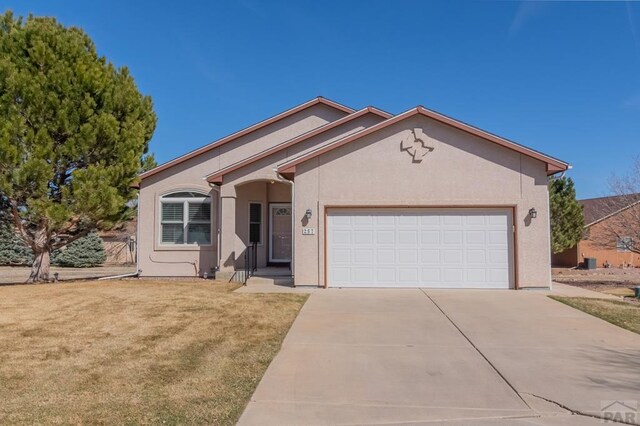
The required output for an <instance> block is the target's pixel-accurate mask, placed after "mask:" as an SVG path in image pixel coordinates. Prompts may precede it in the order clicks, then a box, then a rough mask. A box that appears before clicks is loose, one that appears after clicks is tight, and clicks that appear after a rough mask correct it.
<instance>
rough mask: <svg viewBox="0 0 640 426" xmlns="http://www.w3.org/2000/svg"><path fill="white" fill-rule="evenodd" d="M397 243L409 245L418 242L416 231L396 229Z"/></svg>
mask: <svg viewBox="0 0 640 426" xmlns="http://www.w3.org/2000/svg"><path fill="white" fill-rule="evenodd" d="M398 244H399V245H411V246H414V245H416V244H418V231H417V230H416V229H411V230H400V231H398Z"/></svg>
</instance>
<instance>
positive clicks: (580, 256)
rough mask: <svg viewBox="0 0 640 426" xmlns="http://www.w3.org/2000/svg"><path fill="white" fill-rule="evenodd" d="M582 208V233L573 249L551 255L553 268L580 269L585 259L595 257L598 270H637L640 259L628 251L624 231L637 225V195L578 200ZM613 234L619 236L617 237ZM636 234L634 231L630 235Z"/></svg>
mask: <svg viewBox="0 0 640 426" xmlns="http://www.w3.org/2000/svg"><path fill="white" fill-rule="evenodd" d="M578 202H579V203H580V204H581V205H582V212H583V215H584V223H585V226H584V228H585V232H584V236H583V238H582V240H580V242H579V243H578V244H576V245H575V246H573V247H571V248H569V249H567V250H565V251H563V252H560V253H556V254H554V255H553V256H552V265H553V266H556V267H563V268H573V267H578V266H581V265H582V264H583V262H584V259H585V258H595V259H596V265H597V266H598V267H604V266H605V265H609V266H611V267H616V268H618V267H629V266H631V267H640V256H638V255H637V254H636V253H633V252H632V251H631V250H629V247H628V245H627V244H625V242H626V241H627V239H628V238H631V236H629V235H625V228H628V226H629V224H630V223H636V224H637V223H638V219H637V218H638V217H640V194H631V195H614V196H610V197H599V198H590V199H586V200H578ZM612 231H613V233H617V234H620V237H621V238H616V237H615V236H614V235H612ZM630 234H636V235H637V232H630Z"/></svg>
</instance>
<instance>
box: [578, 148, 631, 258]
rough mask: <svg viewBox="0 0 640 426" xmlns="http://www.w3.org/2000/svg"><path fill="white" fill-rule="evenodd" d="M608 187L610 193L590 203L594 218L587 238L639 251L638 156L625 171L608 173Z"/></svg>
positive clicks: (622, 249)
mask: <svg viewBox="0 0 640 426" xmlns="http://www.w3.org/2000/svg"><path fill="white" fill-rule="evenodd" d="M609 191H610V192H611V196H610V197H605V198H601V199H599V200H598V202H597V204H595V205H594V206H593V207H594V209H595V212H594V219H595V220H594V221H592V223H593V226H591V227H590V231H589V233H588V236H587V238H588V239H589V240H590V241H592V242H593V243H594V244H596V245H598V246H600V247H603V248H608V249H611V248H614V247H617V249H618V250H620V251H627V252H632V253H637V254H640V157H638V158H637V159H636V160H635V162H634V165H633V167H632V169H631V171H630V172H629V173H628V174H625V175H622V176H618V175H614V176H612V177H611V179H610V180H609ZM587 225H590V224H589V223H587ZM596 226H597V228H596Z"/></svg>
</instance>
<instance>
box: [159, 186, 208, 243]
mask: <svg viewBox="0 0 640 426" xmlns="http://www.w3.org/2000/svg"><path fill="white" fill-rule="evenodd" d="M160 228H161V229H160V242H161V243H162V244H201V245H207V244H211V197H210V196H208V195H206V194H201V193H198V192H193V191H181V192H174V193H171V194H167V195H164V196H163V197H161V198H160Z"/></svg>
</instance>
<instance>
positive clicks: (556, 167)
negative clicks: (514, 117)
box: [278, 106, 570, 176]
mask: <svg viewBox="0 0 640 426" xmlns="http://www.w3.org/2000/svg"><path fill="white" fill-rule="evenodd" d="M416 115H422V116H425V117H428V118H431V119H433V120H435V121H438V122H440V123H444V124H446V125H449V126H451V127H454V128H456V129H459V130H462V131H464V132H467V133H470V134H472V135H474V136H477V137H480V138H482V139H485V140H487V141H489V142H493V143H495V144H498V145H500V146H503V147H505V148H508V149H511V150H514V151H517V152H519V153H521V154H524V155H527V156H529V157H532V158H535V159H537V160H540V161H542V162H544V163H545V164H546V167H547V174H548V175H552V174H554V173H558V172H561V171H565V170H567V169H568V168H570V166H569V164H568V163H565V162H564V161H561V160H558V159H556V158H553V157H551V156H548V155H546V154H543V153H541V152H539V151H536V150H533V149H531V148H527V147H525V146H523V145H520V144H517V143H515V142H512V141H510V140H508V139H504V138H502V137H500V136H496V135H494V134H492V133H489V132H487V131H484V130H482V129H479V128H477V127H474V126H471V125H469V124H466V123H463V122H461V121H458V120H455V119H453V118H451V117H448V116H445V115H443V114H440V113H438V112H435V111H432V110H429V109H426V108H424V107H422V106H418V107H416V108H413V109H410V110H409V111H406V112H404V113H402V114H398V115H396V116H394V117H391V118H389V119H387V120H385V121H383V122H381V123H379V124H376V125H375V126H371V127H369V128H366V129H364V130H361V131H359V132H357V133H354V134H353V135H350V136H347V137H345V138H343V139H340V140H338V141H335V142H333V143H331V144H329V145H325V146H323V147H321V148H318V149H316V150H313V151H311V152H308V153H306V154H303V155H301V156H299V157H296V158H294V159H292V160H289V161H287V162H285V163H283V164H281V165H280V166H279V167H278V172H280V173H282V174H283V175H285V176H291V175H292V174H294V173H295V168H296V166H297V165H298V164H300V163H303V162H305V161H307V160H310V159H311V158H314V157H317V156H319V155H322V154H324V153H326V152H329V151H331V150H333V149H336V148H339V147H340V146H343V145H345V144H347V143H350V142H353V141H355V140H358V139H360V138H362V137H364V136H367V135H370V134H372V133H375V132H377V131H379V130H382V129H384V128H386V127H388V126H391V125H392V124H396V123H399V122H401V121H403V120H406V119H408V118H410V117H413V116H416Z"/></svg>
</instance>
